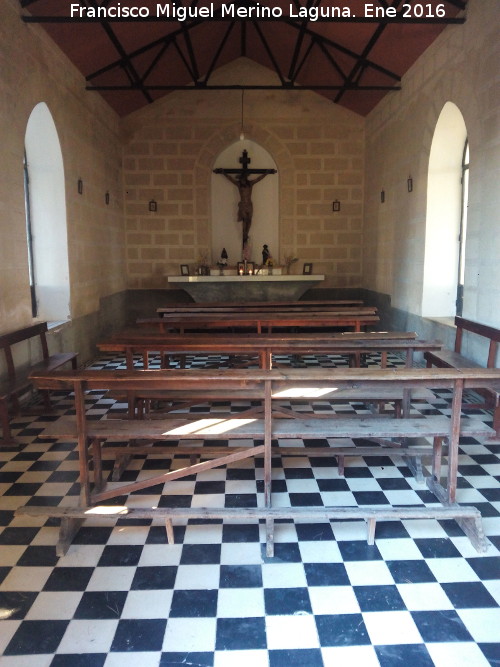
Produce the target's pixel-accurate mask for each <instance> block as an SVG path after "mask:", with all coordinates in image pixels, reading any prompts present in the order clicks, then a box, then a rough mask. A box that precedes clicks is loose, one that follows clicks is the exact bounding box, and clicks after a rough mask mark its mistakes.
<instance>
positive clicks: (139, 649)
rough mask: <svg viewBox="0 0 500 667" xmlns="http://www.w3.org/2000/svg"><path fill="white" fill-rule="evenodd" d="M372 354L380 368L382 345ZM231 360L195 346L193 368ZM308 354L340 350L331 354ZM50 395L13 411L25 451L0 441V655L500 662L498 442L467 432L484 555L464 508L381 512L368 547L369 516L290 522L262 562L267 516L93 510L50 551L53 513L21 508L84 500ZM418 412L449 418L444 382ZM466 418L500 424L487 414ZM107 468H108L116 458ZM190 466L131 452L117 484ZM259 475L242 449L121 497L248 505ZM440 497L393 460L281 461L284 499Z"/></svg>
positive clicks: (18, 662)
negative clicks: (169, 534)
mask: <svg viewBox="0 0 500 667" xmlns="http://www.w3.org/2000/svg"><path fill="white" fill-rule="evenodd" d="M279 361H280V362H281V363H284V364H287V363H290V360H289V359H287V358H285V357H283V358H281V359H280V360H279ZM365 361H366V363H367V364H368V365H371V364H377V363H378V360H377V358H376V357H369V358H367V359H366V360H365ZM137 362H138V363H139V360H137ZM227 362H228V360H227V359H222V360H221V359H218V358H217V359H216V358H211V357H210V358H208V357H204V358H200V357H197V358H193V359H190V360H189V362H188V365H192V366H195V367H199V366H202V365H203V364H205V363H227ZM300 363H303V364H306V365H322V366H338V365H340V364H345V363H346V362H345V361H344V360H342V359H340V358H335V357H328V356H326V355H324V356H321V357H311V358H304V359H302V360H301V362H300ZM392 363H393V364H394V365H398V364H399V363H400V361H399V360H398V359H397V358H396V357H394V359H392ZM158 364H159V359H153V360H152V365H153V367H154V366H155V365H158ZM94 367H95V368H123V367H124V360H123V359H122V358H120V357H118V358H114V357H111V356H109V357H105V358H103V359H100V360H99V361H98V362H96V364H95V365H94ZM53 399H54V405H55V408H56V409H55V412H54V414H51V415H45V416H38V417H37V416H31V417H25V416H23V417H19V418H17V419H15V420H14V421H13V423H12V426H13V432H14V434H15V435H16V437H17V439H18V442H19V443H21V446H20V447H18V448H16V449H14V448H12V449H2V450H0V495H1V499H0V555H1V558H0V653H1V654H2V657H0V665H1V666H2V667H4V666H9V665H13V666H15V667H31V666H33V667H35V666H36V667H43V666H45V665H47V666H48V665H54V666H68V667H79V666H80V665H81V666H89V667H90V666H92V667H94V666H96V667H97V666H101V665H106V667H109V666H110V667H114V666H118V665H119V667H128V666H129V665H130V667H132V666H133V667H138V666H139V667H150V666H151V667H152V666H158V665H161V666H164V667H166V666H170V665H172V666H173V665H182V664H184V665H191V666H200V667H201V666H203V667H209V666H214V667H234V666H238V667H246V666H248V667H261V666H262V667H264V666H266V667H267V666H269V667H281V666H286V667H294V666H299V665H300V666H304V667H316V666H326V667H329V666H335V667H342V666H343V665H349V666H352V665H358V664H363V665H364V666H366V667H371V666H372V665H381V666H382V667H392V666H394V667H396V665H401V664H405V663H406V664H408V665H411V666H412V667H414V666H417V667H420V666H422V667H424V666H427V665H429V666H430V665H436V666H437V667H451V666H453V667H460V666H461V665H464V666H465V665H468V666H469V665H474V667H481V666H483V665H497V664H499V662H500V607H499V605H500V444H498V443H497V444H495V443H493V442H484V441H483V442H481V441H477V440H474V439H471V438H468V439H462V440H461V446H460V460H459V479H458V501H459V502H460V503H461V504H466V505H474V506H476V507H478V508H479V509H480V511H481V513H482V516H483V525H484V529H485V532H486V535H487V536H488V540H489V548H488V550H487V552H486V553H485V554H478V553H477V552H476V551H475V550H474V548H473V547H472V546H471V544H470V542H469V540H468V538H466V537H465V536H464V534H463V533H462V531H461V529H460V528H459V527H458V525H457V524H456V523H455V522H454V521H436V520H419V521H394V522H392V521H386V522H383V521H382V522H379V523H377V531H376V543H375V545H374V546H369V545H368V544H367V542H366V527H365V525H364V523H363V522H362V521H332V522H330V523H329V522H323V523H321V522H320V523H314V524H312V523H309V522H302V523H301V522H295V523H294V522H291V521H281V522H279V523H278V524H277V525H276V529H275V540H276V545H275V557H274V558H267V557H266V555H265V548H264V542H265V535H264V526H263V525H261V524H258V523H257V522H238V523H235V524H233V523H231V522H224V523H222V522H220V521H210V522H206V521H200V520H197V521H190V522H189V523H188V524H187V525H176V526H175V540H176V543H175V545H168V544H167V543H166V534H165V529H164V527H163V526H162V525H161V522H159V521H158V520H153V521H149V520H147V521H146V520H136V521H130V520H128V521H126V520H118V521H117V522H116V523H112V522H109V521H105V520H88V521H87V522H86V523H85V524H84V526H83V527H82V528H81V529H80V531H79V533H78V534H77V536H76V538H75V539H74V541H73V544H72V546H71V547H70V549H69V551H68V553H67V554H66V555H65V556H64V557H61V558H57V557H56V553H55V544H56V542H57V536H58V525H57V521H55V520H54V519H44V518H41V519H33V518H29V517H26V516H24V517H14V510H15V509H16V508H17V507H18V506H20V505H24V504H30V505H44V506H58V505H61V506H68V505H74V504H76V503H77V501H78V494H79V487H78V457H77V453H76V451H75V443H73V442H66V441H63V440H59V441H47V440H41V439H39V438H38V437H37V436H38V434H39V433H40V432H41V430H42V429H43V428H44V425H45V424H46V423H47V422H48V421H53V420H54V419H58V418H59V417H60V416H62V415H67V414H72V413H74V410H73V402H72V397H71V395H69V394H65V393H58V394H55V395H54V396H53ZM87 404H88V414H89V415H91V416H92V417H93V418H95V419H100V418H101V417H102V416H104V415H106V414H107V413H113V412H114V413H117V412H123V411H124V410H125V409H126V406H125V405H124V404H121V403H117V402H116V401H114V400H113V399H110V398H109V397H107V396H106V395H104V394H103V392H98V391H96V392H92V393H91V394H89V395H88V397H87ZM212 407H213V409H215V410H220V407H221V406H220V405H217V406H212ZM245 407H246V406H245V404H244V403H243V402H242V403H241V404H234V405H233V406H232V408H231V409H232V410H233V411H235V412H238V411H240V410H242V409H244V408H245ZM294 407H295V408H296V409H297V404H295V405H294ZM299 408H300V406H299ZM197 409H201V408H199V407H198V408H197V407H195V408H191V410H194V411H196V410H197ZM203 409H205V408H203ZM315 409H316V410H318V411H333V410H336V411H343V412H352V413H359V414H362V413H364V412H367V411H368V408H367V406H365V405H363V404H362V403H354V404H345V405H339V404H337V405H335V406H332V405H331V404H330V403H328V402H326V401H325V402H318V403H317V404H316V408H315ZM412 411H413V412H414V413H415V414H419V413H421V414H447V415H448V414H449V413H450V405H449V394H448V393H447V392H446V391H440V392H437V393H436V396H435V400H433V401H429V402H417V401H416V402H414V403H413V405H412ZM464 414H465V415H466V416H467V417H469V418H473V419H482V420H484V421H486V422H487V423H489V424H491V414H490V413H488V412H485V411H482V410H477V409H469V410H467V409H465V410H464ZM287 444H290V443H287ZM297 444H302V443H297ZM313 444H314V445H315V446H318V445H320V444H325V445H327V444H328V443H327V442H326V441H325V442H324V443H321V441H316V442H314V443H313ZM105 463H106V465H107V467H108V470H109V469H110V467H111V465H112V462H110V461H107V462H105ZM182 465H183V460H182V458H178V457H176V458H174V459H172V460H163V459H162V458H160V457H159V456H155V455H154V454H152V455H150V456H149V457H148V458H145V457H137V458H135V459H134V460H133V462H132V463H131V464H130V465H129V467H128V469H127V470H126V471H125V473H124V474H123V477H122V480H123V481H125V480H127V481H129V480H135V479H140V478H141V477H143V476H149V475H151V473H154V471H155V470H157V471H164V470H165V469H169V468H171V467H180V466H182ZM262 472H263V471H262V461H261V460H259V459H257V460H249V459H247V460H244V461H242V462H238V463H235V464H233V465H231V466H229V467H228V468H227V469H226V468H221V469H215V470H209V471H206V472H203V473H200V474H198V475H197V476H191V477H187V478H183V479H181V480H177V481H174V482H171V483H170V485H169V488H168V490H167V489H166V488H164V487H163V485H159V486H157V487H151V488H148V489H145V490H144V491H143V492H138V493H135V494H133V495H132V496H130V497H129V498H128V500H127V501H128V503H129V505H131V506H144V505H146V506H151V505H158V506H163V507H166V506H170V505H180V506H185V507H189V506H208V507H210V506H226V507H242V506H243V507H255V506H257V505H259V504H261V503H262V492H263V487H262V478H263V475H262ZM435 503H436V499H435V498H434V496H433V495H432V494H431V493H430V492H429V491H428V490H427V487H426V486H425V484H419V483H417V482H416V481H415V479H414V478H413V477H412V475H411V472H410V470H409V469H408V468H407V467H406V465H405V463H404V461H403V460H402V459H399V458H398V457H397V456H393V457H392V458H389V457H388V456H383V455H380V452H377V455H374V456H370V457H365V458H364V459H362V458H355V457H353V458H349V460H348V462H347V464H346V471H345V477H339V475H338V473H337V465H336V462H335V460H334V459H333V458H332V459H330V458H315V457H312V458H307V457H282V458H281V459H274V460H273V504H274V505H275V506H281V505H288V504H291V505H293V506H299V505H301V506H303V505H323V504H324V505H356V504H359V505H381V504H383V505H391V504H394V505H420V506H424V505H432V504H435Z"/></svg>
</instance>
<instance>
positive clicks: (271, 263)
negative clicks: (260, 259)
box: [266, 257, 274, 267]
mask: <svg viewBox="0 0 500 667" xmlns="http://www.w3.org/2000/svg"><path fill="white" fill-rule="evenodd" d="M266 266H271V267H272V266H274V260H273V258H272V257H268V258H267V259H266Z"/></svg>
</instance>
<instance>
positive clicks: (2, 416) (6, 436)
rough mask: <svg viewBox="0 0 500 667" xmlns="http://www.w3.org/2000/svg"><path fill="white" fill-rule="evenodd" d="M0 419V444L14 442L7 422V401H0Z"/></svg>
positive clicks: (5, 444) (11, 443)
mask: <svg viewBox="0 0 500 667" xmlns="http://www.w3.org/2000/svg"><path fill="white" fill-rule="evenodd" d="M0 421H1V423H2V434H3V438H2V439H1V440H0V446H7V445H14V444H16V442H15V440H14V438H13V437H12V434H11V431H10V424H9V406H8V405H7V401H0Z"/></svg>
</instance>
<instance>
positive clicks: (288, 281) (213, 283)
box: [168, 274, 325, 303]
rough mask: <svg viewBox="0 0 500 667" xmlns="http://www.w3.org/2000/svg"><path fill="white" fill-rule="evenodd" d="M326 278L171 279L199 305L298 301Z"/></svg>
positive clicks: (236, 276)
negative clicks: (218, 302) (225, 302)
mask: <svg viewBox="0 0 500 667" xmlns="http://www.w3.org/2000/svg"><path fill="white" fill-rule="evenodd" d="M324 279H325V276H324V275H321V274H310V275H284V276H283V275H271V276H269V275H268V276H263V275H253V276H238V275H235V276H227V275H225V276H224V275H223V276H168V282H169V283H173V284H174V285H177V286H178V287H180V288H182V289H183V290H185V291H186V292H187V293H188V294H189V295H190V296H191V297H192V298H193V299H194V300H195V301H196V302H198V303H201V302H204V301H297V300H298V299H300V297H301V296H302V295H303V294H304V293H305V292H306V291H307V290H308V289H310V288H311V287H315V286H316V285H317V284H318V283H320V282H321V281H323V280H324Z"/></svg>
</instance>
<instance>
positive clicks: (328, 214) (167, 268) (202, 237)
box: [123, 59, 364, 288]
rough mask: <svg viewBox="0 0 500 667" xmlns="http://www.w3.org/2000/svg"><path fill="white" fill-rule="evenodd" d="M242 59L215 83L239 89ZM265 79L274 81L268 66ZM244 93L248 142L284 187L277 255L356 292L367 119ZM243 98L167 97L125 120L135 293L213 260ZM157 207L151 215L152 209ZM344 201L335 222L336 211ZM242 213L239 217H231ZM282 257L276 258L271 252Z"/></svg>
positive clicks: (316, 102) (308, 98) (247, 71)
mask: <svg viewBox="0 0 500 667" xmlns="http://www.w3.org/2000/svg"><path fill="white" fill-rule="evenodd" d="M256 68H257V66H256V65H255V63H250V62H249V61H247V60H246V59H240V60H238V61H236V62H235V63H233V64H232V65H230V66H228V67H227V68H223V70H222V71H220V72H219V73H218V76H219V79H218V81H228V80H229V81H232V80H237V81H238V82H244V81H246V80H248V79H249V78H251V79H252V80H253V77H255V76H256V74H255V70H256ZM258 69H259V70H260V72H259V75H260V81H262V80H264V81H266V79H267V78H268V77H269V72H268V71H267V70H265V69H264V68H258ZM286 95H287V96H286V97H285V96H284V94H283V93H281V92H275V91H273V92H272V93H271V92H259V91H246V93H245V106H244V131H245V136H246V137H247V138H249V139H252V140H253V141H255V142H256V143H258V144H260V145H261V146H263V147H264V148H265V149H266V150H267V151H268V152H269V153H270V154H271V156H272V157H273V159H274V161H275V162H276V164H277V166H278V173H279V179H280V195H279V196H280V204H279V209H280V212H279V238H280V248H279V256H280V258H283V257H284V256H285V255H288V254H291V255H293V256H296V257H298V258H299V262H297V263H296V264H295V265H293V266H292V271H295V272H302V263H303V262H313V264H314V272H315V273H324V274H325V275H326V276H327V280H326V283H325V284H326V286H337V287H356V286H358V285H359V284H360V282H361V262H362V257H361V233H362V232H361V228H362V215H363V187H364V182H363V170H364V120H363V118H361V117H360V116H358V115H356V114H354V113H352V112H350V111H347V110H345V109H342V108H340V107H337V106H336V105H334V104H332V103H331V102H328V101H327V100H325V99H324V98H321V97H319V96H318V95H315V94H314V93H306V92H304V93H299V92H297V93H287V94H286ZM240 124H241V93H240V92H239V91H214V92H202V93H198V92H189V93H175V94H171V95H168V96H167V97H165V98H163V99H162V100H160V101H157V102H155V103H154V104H153V105H150V107H148V108H146V109H143V110H141V111H139V112H137V113H135V114H132V115H131V116H130V117H128V118H127V119H125V121H124V128H125V137H126V138H125V143H124V163H123V165H124V188H125V196H124V199H125V223H126V243H127V272H128V285H129V287H131V288H162V287H165V286H167V282H166V276H167V275H178V274H179V265H180V264H188V265H190V266H191V267H194V266H195V265H196V263H197V261H198V259H199V257H200V256H201V255H202V254H204V253H206V254H207V255H208V256H209V257H210V256H212V252H211V248H210V239H211V227H210V225H211V213H210V211H211V192H210V179H211V174H212V168H213V165H214V162H215V160H216V158H217V156H218V155H219V154H220V153H221V152H222V150H224V149H225V148H226V147H227V146H229V145H231V144H232V143H234V142H235V141H237V140H238V137H239V134H240V130H241V127H240ZM151 199H154V200H155V201H156V202H157V204H158V209H157V211H156V212H155V213H153V212H150V211H149V210H148V202H149V201H150V200H151ZM335 199H338V200H339V201H340V203H341V210H340V211H339V212H335V213H334V212H333V211H332V202H333V201H334V200H335ZM235 214H236V211H235ZM273 254H274V255H275V256H276V255H277V254H278V253H277V252H276V251H274V252H273Z"/></svg>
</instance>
